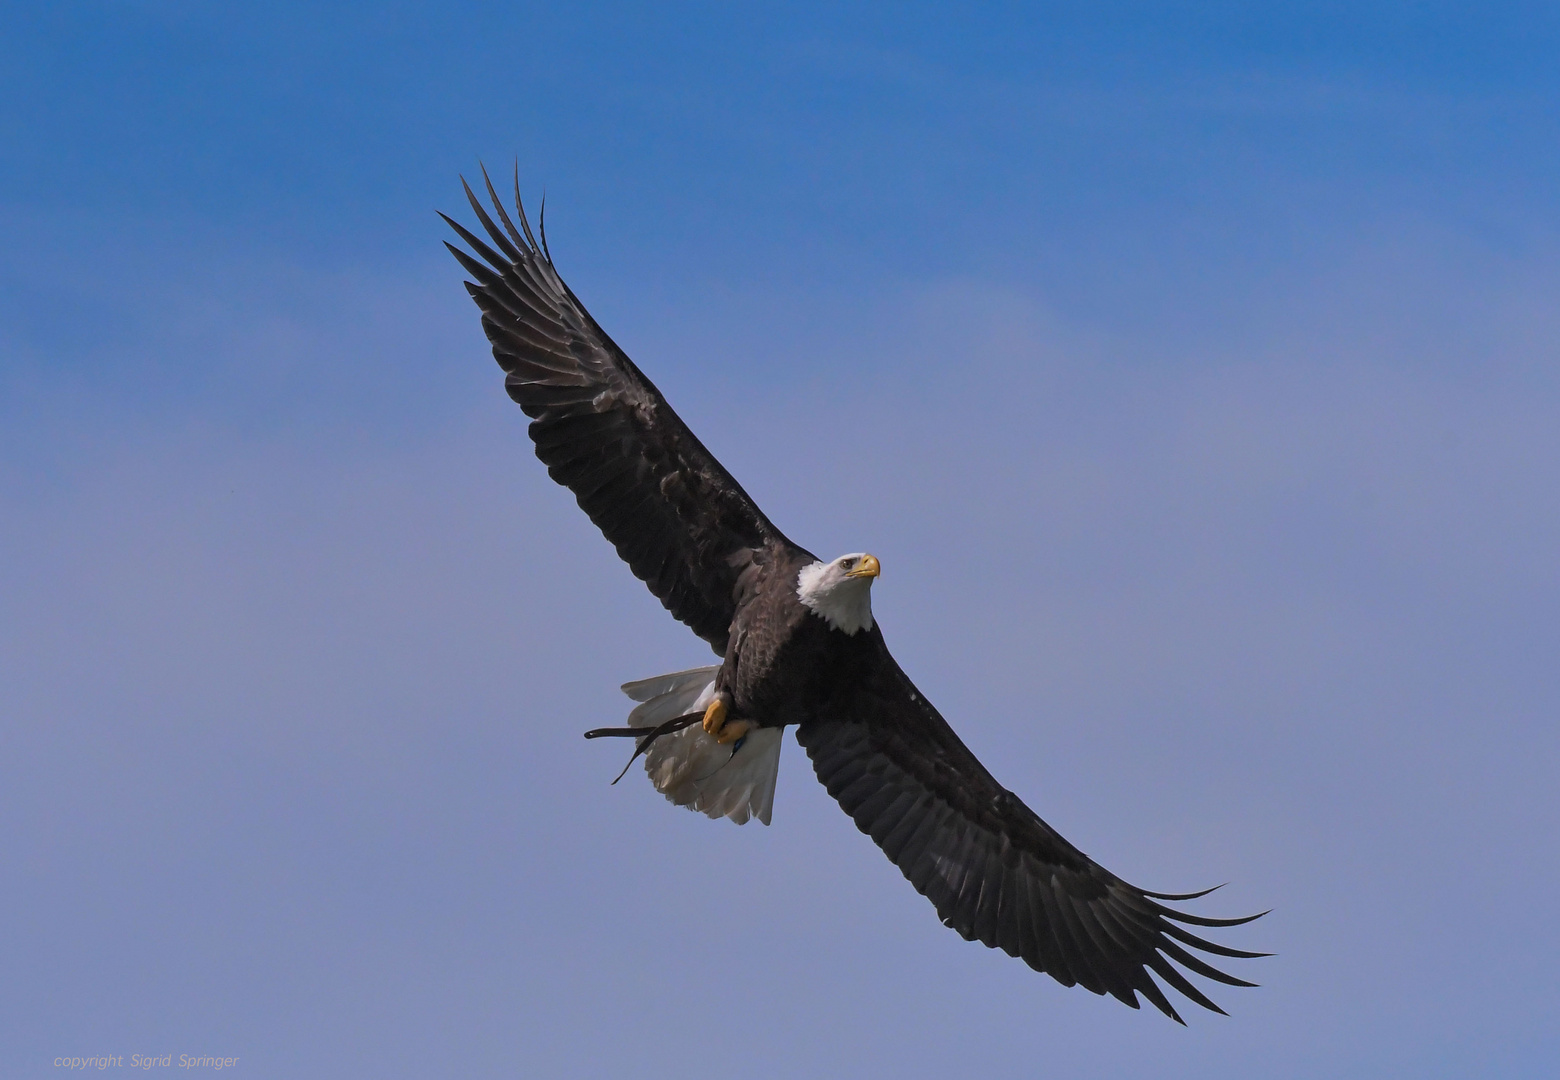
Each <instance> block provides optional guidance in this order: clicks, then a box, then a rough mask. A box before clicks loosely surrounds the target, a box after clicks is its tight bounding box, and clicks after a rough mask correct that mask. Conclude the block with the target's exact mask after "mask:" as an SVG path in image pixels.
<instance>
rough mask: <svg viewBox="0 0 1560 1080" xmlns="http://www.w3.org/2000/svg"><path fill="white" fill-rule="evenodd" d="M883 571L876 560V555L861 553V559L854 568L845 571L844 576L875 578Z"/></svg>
mask: <svg viewBox="0 0 1560 1080" xmlns="http://www.w3.org/2000/svg"><path fill="white" fill-rule="evenodd" d="M882 572H883V566H882V564H881V563H879V562H878V561H877V556H876V555H863V556H862V557H861V561H860V562H859V563H857V564H856V568H855V569H854V570H847V571H845V576H846V577H864V578H875V577H877V576H878V575H879V574H881V573H882Z"/></svg>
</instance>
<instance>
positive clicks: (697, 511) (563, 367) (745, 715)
mask: <svg viewBox="0 0 1560 1080" xmlns="http://www.w3.org/2000/svg"><path fill="white" fill-rule="evenodd" d="M483 179H484V180H485V181H487V192H488V196H489V197H490V199H491V200H492V205H493V210H494V212H495V213H496V214H497V217H498V221H499V222H502V225H503V227H502V228H500V227H499V225H498V223H497V222H495V221H494V218H493V217H492V216H490V215H489V213H488V212H487V210H486V208H484V206H483V205H482V203H481V202H480V201H479V200H478V199H477V197H476V196H475V195H474V194H473V193H472V190H471V187H470V185H467V184H465V181H464V180H463V181H462V185H463V186H464V187H465V190H466V197H467V199H468V200H469V201H470V203H471V208H472V210H473V212H474V213H475V214H476V216H477V220H478V221H480V222H481V223H482V228H483V230H484V231H485V232H486V233H487V235H488V237H489V239H491V241H492V243H491V245H489V243H488V242H487V241H485V240H483V239H482V238H481V237H478V236H477V235H476V234H474V233H472V232H471V231H469V230H467V229H466V228H464V227H462V226H461V225H460V224H459V223H458V222H456V221H455V220H453V219H452V218H450V217H449V216H448V215H440V216H442V217H444V220H445V221H447V222H449V224H450V226H451V227H452V228H454V230H455V231H456V233H458V234H459V236H460V238H461V239H462V240H463V241H465V243H466V244H467V245H468V246H469V248H470V252H467V251H463V250H461V249H460V248H458V247H456V246H455V245H453V244H446V245H445V246H447V247H448V248H449V249H450V251H451V252H453V253H454V255H455V258H456V259H458V260H459V261H460V264H461V266H463V267H464V268H465V269H466V272H467V273H469V274H470V275H471V277H472V278H473V279H474V280H473V281H468V282H466V289H467V291H468V292H470V294H471V298H472V299H473V300H475V301H476V304H477V307H478V308H480V309H481V311H482V329H483V330H484V331H485V332H486V333H487V337H488V340H489V341H490V342H491V343H492V345H493V356H494V358H495V359H497V361H498V364H499V366H500V367H502V368H503V369H504V372H505V380H504V386H505V389H507V390H508V391H509V396H510V397H512V398H513V399H514V400H515V401H516V402H517V403H518V404H519V406H520V408H521V409H522V410H524V412H525V414H526V415H527V416H529V417H530V418H531V425H530V436H531V439H532V441H533V442H535V444H536V456H537V457H539V458H541V460H542V462H543V464H545V465H546V466H547V472H548V474H549V475H550V476H551V477H552V478H553V479H554V480H556V481H557V482H558V483H560V484H562V485H564V486H565V487H567V488H568V489H569V490H570V491H572V492H573V493H574V496H575V498H576V500H577V501H578V502H579V505H580V508H581V509H582V510H584V511H585V513H586V514H587V515H588V516H589V517H590V520H591V521H592V522H594V523H595V524H596V526H597V527H598V528H599V529H600V530H601V531H602V533H603V534H604V535H605V536H606V538H607V539H608V540H609V541H610V542H611V543H612V545H613V546H614V547H615V548H617V552H618V554H619V555H620V556H622V558H623V561H624V562H626V563H628V566H629V569H631V570H632V571H633V572H634V576H635V577H637V578H639V579H640V580H641V581H643V582H644V583H645V584H646V585H647V586H649V588H650V591H651V592H652V593H653V594H654V595H655V597H656V598H657V599H658V600H660V601H661V603H662V604H663V605H665V607H666V610H667V611H669V612H671V613H672V616H673V617H674V618H676V619H677V620H678V621H680V622H683V623H686V624H687V625H688V627H689V628H690V629H691V630H692V631H693V632H694V633H695V634H697V635H698V636H699V637H701V638H703V639H704V640H705V641H707V642H708V643H709V645H710V647H711V648H712V649H713V650H714V651H715V655H716V656H718V657H720V663H719V664H716V665H714V666H711V667H703V668H695V669H693V670H690V671H680V672H676V673H673V674H669V675H662V676H659V677H657V678H653V679H645V680H643V681H640V682H633V683H628V684H626V685H625V686H624V687H623V690H624V692H625V693H627V694H628V696H629V697H630V698H632V699H633V700H635V701H636V702H638V703H639V704H638V705H637V706H636V707H635V708H634V709H633V710H632V712H630V713H629V716H628V724H627V726H625V727H621V728H600V729H597V730H595V731H591V732H588V733H587V735H588V736H590V737H596V736H602V735H620V736H625V737H630V738H633V739H634V742H635V751H634V757H633V758H630V764H632V762H633V760H634V758H637V757H639V756H640V755H641V754H642V755H643V756H644V758H645V768H646V771H647V772H648V773H649V775H650V780H651V782H652V783H653V784H654V785H655V787H656V788H657V790H659V791H661V792H662V793H663V794H665V795H666V796H667V798H669V799H671V800H672V801H673V802H674V803H676V804H678V805H680V806H687V807H689V808H690V809H694V810H699V811H702V812H703V813H705V814H708V815H709V816H710V817H712V818H713V817H728V818H730V819H731V820H733V821H735V822H736V823H738V824H742V823H744V822H746V821H748V820H749V819H750V818H754V817H756V818H758V819H759V820H760V821H762V822H764V823H765V824H766V825H767V824H768V823H769V816H770V810H771V808H772V806H773V804H774V791H775V779H776V776H777V773H778V770H779V765H780V741H781V736H782V734H783V732H784V730H785V728H786V727H787V726H791V725H794V726H795V728H796V738H797V741H798V742H800V743H801V745H802V746H803V747H804V748H805V749H806V751H807V756H808V757H809V758H810V759H811V760H812V764H813V769H814V770H815V771H816V772H817V774H818V779H819V780H820V781H821V782H822V783H823V785H824V787H825V788H827V789H828V792H829V794H830V795H831V796H833V797H834V799H835V800H837V801H838V802H839V804H840V808H841V809H843V810H844V811H845V813H847V814H849V815H850V817H851V820H853V821H854V822H855V823H856V827H857V828H858V829H860V830H861V831H862V832H864V833H866V834H867V835H868V836H870V837H871V838H872V840H873V842H874V843H875V844H877V845H878V847H880V848H882V849H883V854H885V855H887V856H888V858H889V861H891V862H892V863H893V864H894V865H895V866H897V867H899V869H900V870H901V871H902V872H903V873H904V875H905V877H906V878H907V879H908V880H909V881H910V884H911V885H913V886H915V889H916V891H917V892H919V893H921V894H922V895H923V896H925V897H926V898H927V899H928V900H930V901H931V902H932V904H933V906H935V907H936V909H937V914H938V916H939V917H940V918H941V919H942V921H943V924H944V925H946V926H949V927H951V928H952V929H954V930H957V931H958V932H959V933H960V934H961V935H963V936H964V937H965V938H966V939H968V940H972V941H973V940H979V941H981V942H983V943H985V944H986V945H988V946H990V947H992V948H998V949H1002V950H1003V951H1004V952H1006V953H1008V954H1009V955H1012V956H1016V957H1018V958H1020V959H1022V960H1023V961H1024V962H1025V963H1027V964H1028V965H1029V966H1030V967H1032V968H1034V969H1035V970H1037V971H1043V972H1045V973H1046V974H1048V975H1050V976H1051V977H1052V978H1054V979H1056V980H1057V981H1059V982H1061V983H1062V984H1063V985H1065V986H1073V985H1081V986H1083V987H1084V988H1086V989H1088V990H1091V991H1093V992H1094V993H1096V994H1110V995H1112V996H1113V997H1115V998H1117V999H1118V1000H1120V1001H1122V1002H1125V1003H1126V1004H1128V1005H1130V1006H1131V1007H1132V1008H1134V1009H1135V1008H1138V999H1137V995H1138V994H1142V995H1143V996H1144V997H1145V998H1147V999H1148V1000H1149V1001H1150V1002H1152V1003H1153V1004H1154V1005H1155V1006H1157V1007H1158V1008H1159V1010H1160V1011H1161V1012H1163V1013H1164V1014H1165V1015H1166V1016H1169V1017H1170V1018H1172V1019H1174V1020H1176V1021H1178V1022H1183V1023H1184V1021H1181V1017H1180V1015H1179V1014H1178V1013H1177V1012H1176V1010H1175V1007H1174V1006H1173V1005H1172V1004H1171V1002H1170V1000H1169V998H1168V997H1167V996H1166V994H1165V991H1164V989H1163V988H1162V987H1161V986H1160V985H1159V984H1158V983H1156V982H1155V981H1154V979H1153V977H1152V976H1151V975H1150V972H1153V974H1155V975H1158V976H1159V978H1160V979H1162V980H1163V981H1164V983H1165V984H1166V986H1168V987H1170V988H1171V989H1173V990H1175V991H1177V992H1179V993H1180V994H1182V995H1184V996H1185V997H1187V998H1189V999H1190V1000H1192V1001H1194V1002H1196V1003H1197V1004H1198V1005H1201V1006H1203V1007H1204V1008H1207V1009H1212V1010H1214V1011H1215V1012H1223V1010H1222V1009H1220V1008H1219V1007H1218V1006H1217V1005H1216V1004H1214V1003H1213V1001H1211V1000H1210V999H1209V998H1208V997H1207V996H1206V995H1205V994H1204V993H1203V992H1202V991H1201V990H1199V989H1198V988H1197V987H1196V986H1194V985H1193V984H1192V983H1191V982H1190V981H1189V980H1188V979H1187V978H1186V975H1185V974H1184V973H1183V972H1182V971H1181V970H1180V968H1184V969H1186V971H1190V972H1194V973H1196V974H1198V975H1201V976H1203V977H1205V978H1208V979H1212V980H1214V981H1216V982H1221V983H1226V984H1228V985H1230V986H1252V985H1255V984H1253V983H1249V982H1246V981H1245V980H1243V979H1238V978H1235V977H1234V976H1231V975H1228V974H1226V973H1225V972H1223V971H1220V970H1219V969H1218V968H1216V967H1214V966H1213V965H1212V964H1210V963H1208V962H1207V961H1206V960H1204V959H1202V958H1201V957H1199V956H1198V955H1196V952H1201V953H1209V954H1216V955H1218V956H1226V957H1241V958H1246V957H1256V956H1264V955H1267V954H1265V953H1252V952H1243V951H1241V950H1238V949H1232V948H1229V947H1228V946H1224V945H1219V944H1216V943H1214V942H1211V941H1208V940H1206V939H1205V938H1203V937H1200V936H1199V935H1197V934H1194V933H1192V932H1191V931H1190V930H1187V929H1186V926H1188V925H1191V926H1198V927H1226V926H1236V925H1239V924H1241V923H1246V922H1250V921H1251V920H1252V919H1255V918H1258V917H1260V916H1257V915H1252V916H1247V917H1245V918H1239V919H1213V918H1207V917H1204V916H1200V915H1192V914H1189V913H1187V912H1184V911H1180V910H1178V909H1175V908H1172V907H1169V906H1167V903H1165V902H1172V903H1173V902H1177V901H1186V900H1192V899H1196V898H1197V897H1199V896H1203V895H1206V893H1207V892H1211V891H1212V890H1211V889H1210V890H1204V892H1198V893H1185V894H1171V893H1157V892H1150V891H1149V890H1147V889H1140V888H1138V887H1137V886H1135V885H1129V884H1128V883H1127V882H1125V881H1123V880H1121V879H1120V878H1118V877H1117V876H1116V875H1115V874H1112V873H1111V872H1110V871H1108V870H1106V869H1105V868H1104V867H1102V866H1100V865H1099V864H1098V863H1096V862H1095V861H1094V860H1093V859H1090V858H1089V857H1088V856H1087V855H1085V854H1084V853H1083V852H1081V851H1079V850H1078V849H1077V848H1076V847H1074V846H1073V845H1072V844H1070V843H1068V842H1067V841H1066V840H1065V839H1064V838H1063V837H1062V836H1061V835H1060V834H1059V833H1057V831H1056V830H1055V829H1053V828H1051V826H1049V825H1047V824H1046V823H1045V822H1044V821H1043V820H1041V819H1040V817H1039V815H1037V814H1036V813H1035V812H1034V811H1033V810H1031V809H1030V808H1029V807H1028V806H1026V805H1025V804H1024V802H1023V800H1022V799H1020V798H1019V797H1018V796H1017V795H1015V794H1013V793H1012V792H1011V791H1009V790H1008V789H1007V788H1005V787H1003V786H1002V785H1001V784H999V783H998V782H997V781H996V779H995V778H994V777H992V775H991V773H990V772H988V771H987V770H986V768H985V766H983V765H982V764H981V763H980V762H979V761H978V760H976V758H975V755H974V754H972V753H971V752H970V751H969V749H968V748H966V747H965V745H964V743H963V742H961V741H960V740H959V737H958V736H957V735H955V734H954V732H953V729H952V728H951V727H949V726H948V722H947V721H946V720H944V719H943V718H942V715H941V714H940V713H938V711H937V710H936V709H935V708H934V707H933V706H932V703H931V702H929V701H927V700H926V698H925V697H923V696H922V695H921V693H920V692H919V691H918V690H917V689H916V688H915V684H913V683H912V682H911V681H910V679H909V678H908V677H907V676H906V675H905V673H904V672H903V671H901V670H900V669H899V665H898V664H897V663H895V662H894V658H893V656H892V655H891V654H890V653H889V651H888V646H887V645H886V644H885V643H884V641H883V631H882V628H881V627H880V626H878V624H877V622H876V621H875V620H874V619H873V617H872V583H873V582H874V581H875V580H876V579H877V577H878V574H879V573H880V571H881V567H880V565H879V563H878V560H877V559H876V558H875V557H874V556H872V555H870V554H867V553H865V552H855V553H852V554H849V555H841V556H839V557H838V558H835V559H831V560H828V561H824V560H822V559H819V558H817V557H816V556H815V555H813V554H812V553H811V552H809V551H807V550H805V549H804V548H801V547H799V546H797V545H796V544H795V543H793V542H792V541H790V540H789V539H787V538H786V536H785V534H784V533H782V532H781V531H780V530H779V529H778V528H776V527H775V525H774V523H773V522H771V521H770V520H769V518H768V517H767V516H765V514H764V512H763V511H762V510H761V509H759V507H758V505H757V504H756V503H754V501H753V500H752V499H751V498H750V497H749V496H748V494H747V492H745V491H743V490H742V486H741V485H740V484H738V483H737V481H736V480H735V479H733V478H732V476H731V474H730V473H728V472H727V471H726V470H725V469H724V468H723V467H722V466H721V464H720V462H719V461H716V460H715V457H714V456H713V455H712V454H711V453H710V452H709V451H708V450H706V449H705V448H704V445H703V444H702V443H700V442H699V440H698V438H697V436H695V435H694V434H693V432H692V431H690V430H688V428H687V426H686V425H685V424H684V423H683V422H682V420H681V419H679V418H678V416H677V414H676V413H675V412H673V411H672V407H671V406H670V405H669V404H667V402H666V399H665V398H663V397H662V396H661V394H660V392H659V391H657V390H656V388H655V385H654V384H653V383H652V382H651V381H650V380H649V379H648V378H646V377H645V375H644V373H643V372H641V371H640V370H639V368H638V367H636V366H635V364H634V362H633V361H632V360H630V359H629V358H628V357H627V356H626V355H625V354H624V352H623V350H622V349H620V348H618V346H617V345H616V343H614V342H613V340H612V339H611V338H610V337H608V336H607V334H606V332H605V331H604V330H602V329H601V327H600V326H598V325H597V324H596V320H595V319H593V318H591V315H590V313H589V312H588V311H586V310H585V305H584V304H582V303H580V301H579V299H578V298H577V297H576V296H575V295H574V292H573V291H572V290H571V289H570V288H569V287H568V286H567V285H566V284H564V282H563V279H562V278H561V277H559V276H558V272H557V270H556V269H555V268H554V266H553V261H552V256H551V253H550V252H549V251H548V249H547V239H546V231H545V227H544V228H543V229H542V236H541V239H540V241H538V239H537V237H536V236H535V234H533V232H532V230H531V226H530V223H529V222H528V221H527V219H526V215H525V210H524V208H523V207H522V206H521V203H520V191H519V177H518V173H517V175H516V182H515V213H516V216H517V217H518V218H519V221H520V226H519V228H516V227H515V224H514V220H513V219H511V218H510V216H509V214H508V213H507V212H506V211H505V209H504V206H503V204H502V202H501V201H500V200H499V198H498V195H497V193H496V192H495V191H494V190H493V184H492V181H491V180H488V179H487V174H486V171H485V170H484V172H483ZM625 771H627V770H626V769H625ZM620 775H621V774H620ZM614 782H615V781H614ZM1264 914H1265V913H1264ZM1193 950H1196V952H1194V951H1193ZM1176 965H1180V968H1178V967H1177V966H1176Z"/></svg>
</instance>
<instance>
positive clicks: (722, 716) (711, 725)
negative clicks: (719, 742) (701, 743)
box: [704, 698, 728, 737]
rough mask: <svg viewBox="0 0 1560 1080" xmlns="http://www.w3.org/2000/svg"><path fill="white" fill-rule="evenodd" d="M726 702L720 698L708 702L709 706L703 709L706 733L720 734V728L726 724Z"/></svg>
mask: <svg viewBox="0 0 1560 1080" xmlns="http://www.w3.org/2000/svg"><path fill="white" fill-rule="evenodd" d="M727 712H728V710H727V708H726V703H725V702H724V701H722V700H721V699H720V698H716V699H715V700H714V701H712V702H710V705H709V708H707V709H705V710H704V732H705V734H707V735H715V736H717V737H718V736H719V735H720V729H721V728H723V727H725V726H726V713H727Z"/></svg>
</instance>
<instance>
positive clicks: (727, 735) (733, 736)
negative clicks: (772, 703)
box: [715, 720, 753, 746]
mask: <svg viewBox="0 0 1560 1080" xmlns="http://www.w3.org/2000/svg"><path fill="white" fill-rule="evenodd" d="M752 726H753V725H752V724H750V723H748V722H747V721H746V720H733V721H731V722H730V723H728V724H726V725H724V726H723V727H722V728H721V729H720V734H719V735H717V736H715V741H716V742H718V743H720V744H721V745H722V746H729V745H731V744H732V743H734V742H736V741H737V740H738V739H740V738H742V736H744V735H746V734H747V733H748V729H750V728H751V727H752Z"/></svg>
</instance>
